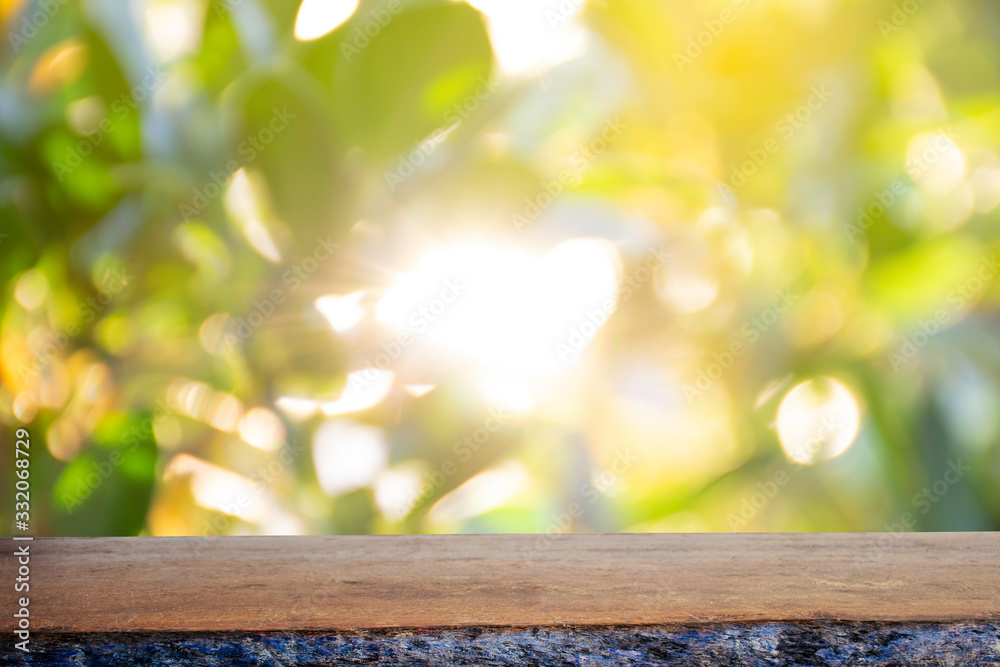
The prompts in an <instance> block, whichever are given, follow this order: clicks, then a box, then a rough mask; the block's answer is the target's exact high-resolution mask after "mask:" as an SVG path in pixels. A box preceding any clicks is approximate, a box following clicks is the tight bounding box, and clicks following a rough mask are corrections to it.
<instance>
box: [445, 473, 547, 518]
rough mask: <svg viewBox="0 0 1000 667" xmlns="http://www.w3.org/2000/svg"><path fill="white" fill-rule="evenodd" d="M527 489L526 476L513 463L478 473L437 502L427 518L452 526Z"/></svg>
mask: <svg viewBox="0 0 1000 667" xmlns="http://www.w3.org/2000/svg"><path fill="white" fill-rule="evenodd" d="M527 486H528V473H527V472H526V471H525V470H524V467H523V466H522V465H521V464H520V463H517V462H515V461H510V462H508V463H505V464H504V465H502V466H500V467H498V468H494V469H492V470H487V471H486V472H481V473H479V474H478V475H476V476H475V477H473V478H472V479H470V480H469V481H467V482H466V483H465V484H462V486H460V487H458V488H457V489H455V490H454V491H452V492H451V493H449V494H448V495H446V496H445V497H444V498H442V499H441V500H439V501H438V502H437V503H436V504H435V505H434V507H432V508H431V511H430V513H429V514H428V519H430V520H431V521H432V522H434V523H444V524H448V523H456V522H459V521H464V520H466V519H469V518H472V517H474V516H478V515H480V514H482V513H484V512H488V511H490V510H492V509H496V508H497V507H500V506H502V505H503V504H504V503H506V502H507V501H508V500H510V499H511V498H514V497H516V496H517V495H518V494H520V493H521V492H522V491H524V490H525V489H526V488H527Z"/></svg>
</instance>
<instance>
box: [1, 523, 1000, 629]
mask: <svg viewBox="0 0 1000 667" xmlns="http://www.w3.org/2000/svg"><path fill="white" fill-rule="evenodd" d="M880 540H881V544H882V547H881V548H876V546H875V545H877V544H878V543H879V541H880ZM14 544H15V543H13V542H12V541H11V540H6V545H5V546H6V549H5V551H6V553H7V554H11V553H12V552H13V551H14V548H13V545H14ZM18 544H23V543H18ZM30 544H31V591H30V598H31V607H30V608H31V619H32V630H33V631H36V632H38V631H55V632H122V631H124V632H134V631H185V632H192V631H241V632H242V631H257V632H260V631H292V630H309V629H316V630H346V629H376V628H393V627H403V628H406V627H410V628H444V627H460V626H472V627H484V626H520V627H530V626H558V625H612V626H613V625H636V624H671V623H673V624H676V623H725V622H737V623H739V622H757V621H811V620H823V619H826V620H836V619H839V620H848V621H873V622H910V623H912V622H939V623H940V622H949V621H968V620H979V621H997V620H1000V533H938V534H916V533H909V534H899V535H892V536H886V535H882V536H880V535H868V534H721V535H682V534H673V535H558V536H537V535H460V536H456V535H451V536H333V537H212V538H39V539H36V540H34V541H33V542H31V543H30ZM2 560H3V569H4V573H3V576H4V581H13V579H14V576H15V569H16V564H14V561H15V560H16V559H14V558H11V557H10V556H7V557H5V558H3V559H2ZM4 598H5V599H4V602H3V603H2V604H3V605H4V606H5V609H4V613H3V615H2V617H0V618H2V620H0V629H2V630H3V631H4V632H9V631H11V630H12V629H13V623H12V616H11V614H10V613H8V609H7V607H9V606H10V605H12V604H13V601H12V596H11V595H7V596H4Z"/></svg>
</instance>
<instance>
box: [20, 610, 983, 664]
mask: <svg viewBox="0 0 1000 667" xmlns="http://www.w3.org/2000/svg"><path fill="white" fill-rule="evenodd" d="M31 647H32V653H30V654H24V653H22V652H20V651H17V650H15V649H14V648H13V642H12V641H10V640H9V638H8V640H7V641H5V642H4V647H3V649H0V663H2V664H4V665H7V664H10V665H94V666H98V665H99V666H119V665H121V666H125V665H136V666H139V665H142V666H145V665H205V666H214V665H236V666H246V667H251V666H253V667H256V666H258V665H282V666H283V665H289V666H290V665H364V664H368V665H375V664H377V665H387V666H392V665H414V666H416V665H672V666H680V667H684V666H693V665H699V666H708V665H760V666H763V665H769V666H770V665H780V666H788V667H791V666H793V665H796V666H797V665H817V666H819V665H831V666H837V667H840V666H843V667H855V666H868V665H897V666H903V665H935V666H937V665H977V666H987V665H998V666H1000V623H993V622H969V623H922V624H912V623H909V624H901V623H864V622H836V621H812V622H804V623H786V622H781V623H741V624H719V623H716V624H701V625H693V624H692V625H670V626H663V625H661V626H636V627H592V626H591V627H535V628H454V629H449V628H445V629H434V630H419V629H412V630H377V631H358V632H338V633H322V632H312V633H306V632H301V633H294V632H282V633H206V632H199V633H84V634H39V635H33V636H32V643H31Z"/></svg>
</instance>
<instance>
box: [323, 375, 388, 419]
mask: <svg viewBox="0 0 1000 667" xmlns="http://www.w3.org/2000/svg"><path fill="white" fill-rule="evenodd" d="M394 379H395V374H394V373H393V372H392V371H381V370H378V369H375V368H366V369H365V370H363V371H355V372H353V373H348V374H347V386H346V387H345V388H344V392H343V393H342V394H341V395H340V398H338V399H337V400H335V401H328V402H326V403H323V404H322V405H320V409H322V410H323V414H325V415H328V416H331V417H332V416H334V415H344V414H347V413H349V412H357V411H359V410H367V409H368V408H371V407H374V406H376V405H378V404H379V402H380V401H381V400H382V399H383V398H385V397H386V396H387V395H388V394H389V390H390V389H392V383H393V380H394Z"/></svg>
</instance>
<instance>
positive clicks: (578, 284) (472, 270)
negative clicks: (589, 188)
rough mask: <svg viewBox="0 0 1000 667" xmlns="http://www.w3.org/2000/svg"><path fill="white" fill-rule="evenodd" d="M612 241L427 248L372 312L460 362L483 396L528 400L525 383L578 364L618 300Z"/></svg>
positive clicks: (384, 321)
mask: <svg viewBox="0 0 1000 667" xmlns="http://www.w3.org/2000/svg"><path fill="white" fill-rule="evenodd" d="M619 263H620V260H619V258H618V254H617V251H616V250H615V248H614V246H612V245H611V244H610V243H607V242H605V241H600V240H596V239H573V240H569V241H564V242H563V243H560V244H559V245H557V246H556V247H555V248H553V249H552V250H550V251H549V252H547V253H545V254H544V255H540V256H533V255H530V254H528V253H527V252H525V251H523V250H518V249H511V248H501V247H497V246H494V245H485V244H482V245H480V244H468V245H456V246H448V247H443V248H439V249H436V250H433V251H431V252H429V253H428V254H427V255H425V256H424V258H423V259H422V260H421V261H420V263H419V264H418V266H417V268H416V269H415V270H414V271H412V272H410V273H407V274H404V275H401V276H399V277H398V280H397V281H396V284H395V285H394V286H393V287H392V288H391V289H390V290H389V291H388V292H387V293H386V294H385V295H384V296H383V297H382V299H381V300H380V301H379V302H378V305H377V306H376V309H375V316H376V319H377V320H378V321H380V322H382V323H384V324H388V325H390V326H393V327H395V328H396V329H397V330H399V331H403V332H406V333H408V334H411V335H413V336H414V337H419V338H420V339H421V340H424V339H426V340H427V341H428V342H429V343H431V344H433V347H434V354H436V355H440V356H441V357H442V358H443V357H450V358H451V359H452V360H454V361H458V362H460V363H462V364H463V366H464V367H466V368H468V369H469V372H471V373H475V377H476V379H477V380H478V381H479V382H480V384H481V386H483V387H484V391H485V393H487V394H490V393H500V394H503V395H506V396H508V397H512V398H514V402H516V403H521V404H524V403H527V402H530V401H529V400H528V398H527V396H526V395H525V387H526V386H528V385H530V383H531V382H532V381H534V380H537V379H539V378H541V377H544V376H549V375H552V374H554V373H556V372H558V371H560V370H562V369H564V368H566V367H568V366H570V365H572V364H573V363H575V362H576V361H577V359H578V358H579V356H580V354H581V353H582V352H583V350H584V349H585V348H586V347H587V346H588V344H589V343H590V342H591V340H592V339H593V338H594V336H595V335H596V333H597V331H598V330H599V329H600V328H601V327H602V326H603V325H604V323H605V322H606V321H607V320H608V318H609V317H610V316H611V313H612V312H613V311H614V309H615V305H616V303H617V300H616V297H617V280H618V272H619Z"/></svg>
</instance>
